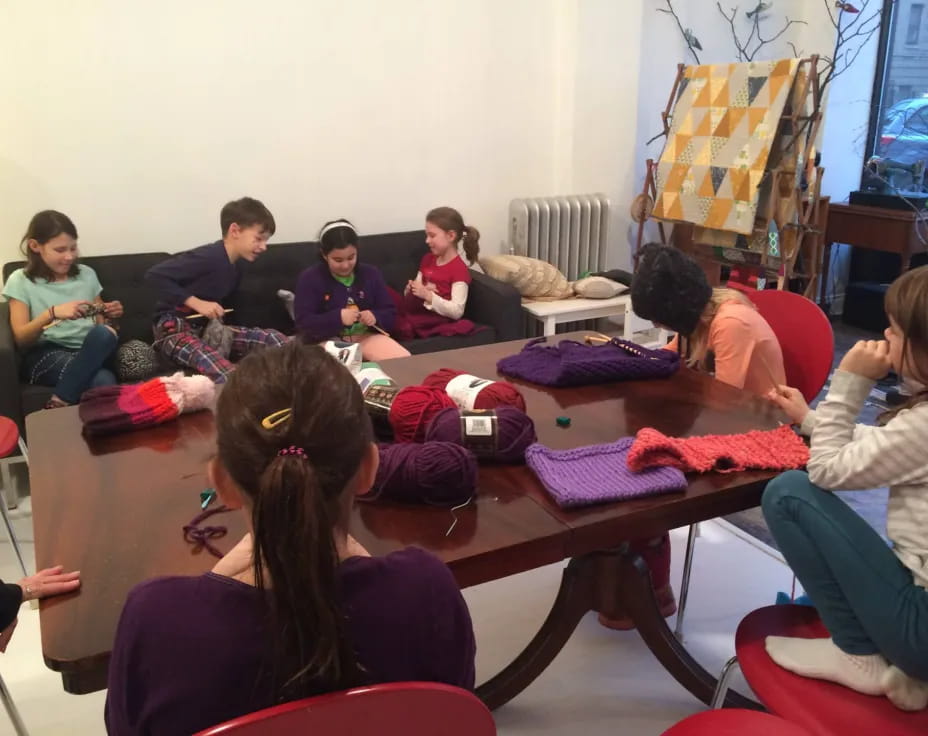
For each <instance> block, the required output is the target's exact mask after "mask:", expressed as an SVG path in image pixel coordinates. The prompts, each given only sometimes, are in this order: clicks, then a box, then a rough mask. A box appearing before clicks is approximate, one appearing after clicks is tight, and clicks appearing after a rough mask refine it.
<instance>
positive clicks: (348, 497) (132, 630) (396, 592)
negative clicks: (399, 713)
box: [106, 342, 475, 734]
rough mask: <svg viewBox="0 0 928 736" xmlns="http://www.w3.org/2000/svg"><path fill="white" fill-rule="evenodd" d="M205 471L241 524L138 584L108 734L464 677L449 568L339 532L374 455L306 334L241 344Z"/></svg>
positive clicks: (468, 646)
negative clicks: (189, 567) (204, 564)
mask: <svg viewBox="0 0 928 736" xmlns="http://www.w3.org/2000/svg"><path fill="white" fill-rule="evenodd" d="M216 431H217V445H218V454H217V456H216V457H215V458H214V459H213V460H212V461H211V462H210V466H209V475H210V480H211V483H212V484H213V486H214V487H215V488H216V491H217V493H218V495H219V498H220V500H221V501H222V502H223V503H224V504H225V505H226V506H227V507H229V508H231V509H237V510H240V512H241V513H242V514H243V515H244V519H245V524H246V526H247V528H248V534H246V535H245V537H244V538H243V539H242V541H241V542H239V544H238V545H237V546H236V547H235V548H234V549H233V550H232V551H231V552H230V553H229V554H228V555H226V556H225V557H224V558H223V559H222V560H220V561H219V562H218V563H217V564H216V566H215V567H214V568H213V570H212V571H211V572H209V573H206V574H205V575H200V576H198V577H168V578H159V579H155V580H151V581H148V582H146V583H142V584H141V585H139V586H137V587H136V588H135V589H134V590H133V591H132V592H131V593H130V594H129V598H128V600H127V601H126V606H125V609H124V611H123V615H122V619H121V621H120V624H119V629H118V631H117V635H116V641H115V644H114V646H113V654H112V659H111V661H110V668H109V694H108V698H107V704H106V722H107V727H108V729H109V732H110V733H113V734H129V733H193V732H196V731H199V730H201V729H204V728H207V727H209V726H212V725H215V724H217V723H220V722H222V721H225V720H228V719H230V718H234V717H237V716H240V715H243V714H245V713H249V712H253V711H255V710H259V709H261V708H265V707H268V706H271V705H274V704H276V703H281V702H286V701H289V700H295V699H298V698H303V697H307V696H310V695H314V694H318V693H323V692H330V691H335V690H340V689H344V688H349V687H352V686H356V685H362V684H372V683H378V682H391V681H402V680H429V681H437V682H445V683H448V684H452V685H457V686H460V687H465V688H472V687H473V685H474V653H475V647H474V636H473V629H472V627H471V622H470V617H469V614H468V612H467V607H466V605H465V603H464V600H463V598H462V597H461V594H460V591H459V590H458V587H457V584H456V583H455V581H454V578H453V577H452V575H451V572H450V571H449V570H448V568H447V567H446V566H445V565H444V564H443V563H442V562H441V561H439V560H438V559H437V558H435V557H433V556H432V555H430V554H428V553H427V552H424V551H422V550H419V549H415V548H408V549H404V550H401V551H398V552H393V553H391V554H389V555H387V556H385V557H381V558H374V557H371V556H370V555H369V554H368V553H367V551H366V550H364V548H363V547H361V546H360V545H359V544H358V543H357V542H356V541H354V540H353V539H352V538H351V537H350V536H349V534H348V519H349V515H350V511H351V505H352V499H353V497H354V496H355V495H356V494H363V493H366V492H367V491H368V490H369V489H370V487H371V485H372V483H373V479H374V476H375V474H376V471H377V464H378V455H377V449H376V446H375V445H374V444H373V442H372V431H371V426H370V422H369V420H368V417H367V413H366V411H365V409H364V404H363V399H362V396H361V391H360V388H359V387H358V384H357V382H356V381H355V380H354V378H353V376H352V375H351V374H350V373H349V372H348V371H347V370H345V368H344V367H343V366H342V365H341V364H339V363H338V362H337V361H336V360H335V359H334V358H332V357H331V356H329V355H327V354H326V353H325V351H324V350H323V349H322V348H320V347H318V346H315V345H309V344H305V343H300V342H292V343H290V344H288V345H287V346H285V347H283V348H281V349H278V350H263V351H258V352H255V353H253V354H251V355H249V356H248V357H246V358H245V359H244V360H243V361H242V362H241V363H239V365H238V369H237V370H236V371H235V373H233V374H232V375H231V377H230V378H229V381H228V382H227V383H226V385H225V388H224V390H223V392H222V394H221V395H220V398H219V403H218V407H217V411H216Z"/></svg>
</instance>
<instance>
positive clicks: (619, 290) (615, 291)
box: [573, 276, 628, 299]
mask: <svg viewBox="0 0 928 736" xmlns="http://www.w3.org/2000/svg"><path fill="white" fill-rule="evenodd" d="M573 286H574V291H575V292H577V296H582V297H585V298H587V299H612V297H614V296H618V295H619V294H624V293H625V292H626V291H628V287H627V286H624V285H623V284H620V283H619V282H618V281H613V280H612V279H607V278H606V277H605V276H587V277H586V278H585V279H580V280H579V281H574V284H573Z"/></svg>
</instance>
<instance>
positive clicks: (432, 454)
mask: <svg viewBox="0 0 928 736" xmlns="http://www.w3.org/2000/svg"><path fill="white" fill-rule="evenodd" d="M378 449H379V450H380V465H379V466H378V468H377V476H376V478H375V479H374V487H373V488H372V489H371V493H370V494H369V495H367V496H364V497H363V498H364V499H376V498H384V499H389V500H391V501H399V502H402V503H425V504H431V505H436V506H457V505H458V504H462V503H465V502H467V501H468V499H470V498H471V496H473V495H474V491H475V489H476V487H477V458H476V457H475V456H474V453H472V452H471V451H470V450H468V449H466V448H464V447H461V446H460V445H455V444H453V443H451V442H425V443H422V444H415V443H410V442H406V443H403V444H398V445H378Z"/></svg>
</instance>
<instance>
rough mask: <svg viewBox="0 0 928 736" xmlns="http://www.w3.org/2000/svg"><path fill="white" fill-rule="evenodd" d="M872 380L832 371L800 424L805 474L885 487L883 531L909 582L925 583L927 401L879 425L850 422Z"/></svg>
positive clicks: (829, 482) (829, 481) (841, 486)
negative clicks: (807, 448)
mask: <svg viewBox="0 0 928 736" xmlns="http://www.w3.org/2000/svg"><path fill="white" fill-rule="evenodd" d="M871 388H873V381H871V380H870V379H868V378H864V377H863V376H858V375H855V374H853V373H847V372H845V371H840V370H839V371H836V372H835V374H834V376H833V377H832V381H831V388H830V389H829V391H828V396H827V397H826V398H825V400H824V401H823V402H822V403H821V404H819V406H818V408H817V409H816V410H815V411H810V412H809V414H808V416H807V417H806V419H805V420H804V421H803V423H802V432H803V433H804V434H807V435H809V436H811V438H812V448H811V456H810V458H809V466H808V470H809V479H810V480H811V481H812V482H813V483H814V484H815V485H817V486H819V487H821V488H825V489H827V490H832V491H857V490H865V489H870V488H879V487H881V486H889V507H888V509H887V514H886V533H887V535H888V536H889V538H890V540H891V541H892V543H893V548H894V550H895V553H896V556H897V557H898V558H899V559H900V560H901V561H902V562H903V563H904V564H905V566H906V567H908V568H909V569H910V570H911V571H912V574H913V576H914V577H915V582H916V583H917V584H918V585H920V586H922V587H923V588H928V402H925V403H922V404H918V405H917V406H915V407H914V408H913V409H910V410H906V411H902V412H900V413H899V414H897V415H896V416H895V417H893V419H892V420H890V422H889V423H888V424H886V426H884V427H869V426H866V425H862V424H855V422H856V420H857V416H858V414H860V409H861V407H862V406H863V404H864V401H865V400H866V399H867V397H868V396H869V395H870V389H871Z"/></svg>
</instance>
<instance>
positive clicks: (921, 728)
mask: <svg viewBox="0 0 928 736" xmlns="http://www.w3.org/2000/svg"><path fill="white" fill-rule="evenodd" d="M768 636H796V637H807V638H821V637H826V636H828V632H827V631H826V629H825V627H824V625H823V624H822V622H821V620H820V619H819V617H818V613H817V612H816V611H815V609H814V608H810V607H809V606H767V607H766V608H759V609H757V610H756V611H754V612H752V613H749V614H748V615H747V616H746V617H745V618H744V619H743V620H742V621H741V623H740V624H739V626H738V631H737V633H736V634H735V657H734V658H733V659H731V660H730V661H729V662H728V664H726V665H725V670H723V672H722V676H721V677H720V678H719V685H718V688H717V690H716V693H715V696H714V697H713V699H712V704H713V706H718V705H720V704H721V703H722V702H723V701H724V699H725V695H726V693H727V691H728V683H729V680H730V679H731V675H732V673H733V672H734V665H736V664H738V665H740V666H741V671H742V672H743V673H744V678H745V679H746V680H747V682H748V684H749V685H750V686H751V689H752V690H753V691H754V693H755V694H756V695H757V697H758V698H759V699H760V701H761V703H763V704H764V706H765V707H766V708H767V709H768V710H769V711H770V712H771V713H775V714H776V715H778V716H780V717H781V718H785V719H786V720H788V721H790V722H792V723H795V724H796V725H798V726H801V727H802V728H804V729H806V731H808V732H809V733H811V734H813V735H814V736H838V735H839V734H840V736H847V734H871V733H872V734H879V736H916V734H920V735H921V736H924V734H926V733H928V710H926V711H920V712H917V713H906V712H905V711H901V710H899V709H898V708H896V707H895V706H894V705H893V704H892V703H890V702H889V700H887V699H886V698H883V697H873V696H870V695H861V694H860V693H857V692H854V691H853V690H850V689H848V688H846V687H842V686H841V685H837V684H835V683H833V682H826V681H824V680H813V679H811V678H807V677H801V676H799V675H795V674H793V673H792V672H789V671H788V670H785V669H783V668H782V667H780V666H779V665H778V664H776V662H774V661H773V660H772V659H770V655H768V654H767V650H766V649H765V648H764V640H765V639H766V638H767V637H768ZM719 712H722V711H719Z"/></svg>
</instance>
